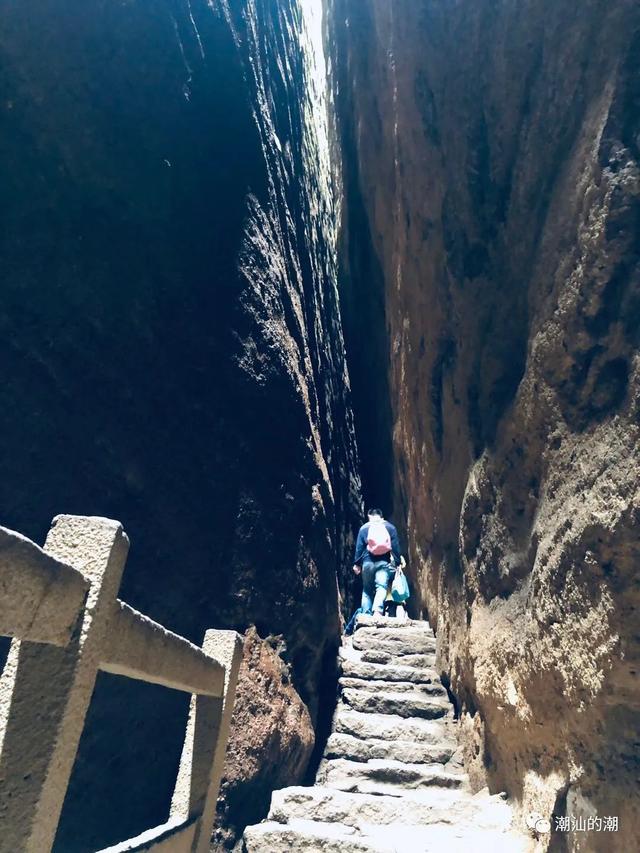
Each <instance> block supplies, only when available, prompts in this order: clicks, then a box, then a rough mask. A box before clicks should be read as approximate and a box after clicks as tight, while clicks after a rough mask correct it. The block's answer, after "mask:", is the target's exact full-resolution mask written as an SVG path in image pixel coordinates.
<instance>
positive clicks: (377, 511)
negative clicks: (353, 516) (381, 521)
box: [367, 509, 384, 518]
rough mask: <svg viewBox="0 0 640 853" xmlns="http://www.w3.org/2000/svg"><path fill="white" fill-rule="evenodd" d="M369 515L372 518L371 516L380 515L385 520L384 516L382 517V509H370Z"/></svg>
mask: <svg viewBox="0 0 640 853" xmlns="http://www.w3.org/2000/svg"><path fill="white" fill-rule="evenodd" d="M367 515H369V516H371V515H379V516H380V517H381V518H384V516H383V515H382V510H381V509H370V510H369V511H368V512H367Z"/></svg>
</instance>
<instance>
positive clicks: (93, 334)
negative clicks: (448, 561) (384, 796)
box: [0, 0, 359, 853]
mask: <svg viewBox="0 0 640 853" xmlns="http://www.w3.org/2000/svg"><path fill="white" fill-rule="evenodd" d="M308 5H309V4H306V5H305V6H304V8H303V6H302V5H301V4H299V3H297V2H295V0H291V2H288V0H287V2H275V1H273V2H270V0H238V2H233V3H227V2H224V0H219V2H218V0H214V2H206V0H132V2H102V0H89V2H86V3H83V4H77V3H72V2H68V0H38V2H36V0H34V2H30V0H27V2H8V3H6V4H4V5H3V9H2V11H1V12H0V56H1V60H2V62H1V68H0V123H1V125H2V132H1V133H0V172H1V177H0V180H1V182H2V188H3V189H2V194H1V199H0V206H1V218H2V229H1V230H0V256H1V258H2V278H3V282H2V299H1V301H0V330H1V334H0V353H1V355H0V358H1V362H2V365H3V377H2V382H1V383H0V456H1V460H2V461H1V476H0V507H1V510H2V523H3V524H5V525H7V526H9V527H12V528H15V529H17V530H20V531H21V532H23V533H25V534H27V535H29V536H31V537H32V538H34V539H35V540H36V541H39V542H42V541H43V539H44V535H45V532H46V530H47V528H48V525H49V522H50V520H51V518H52V517H53V516H54V515H56V514H57V513H61V512H67V513H78V514H98V515H105V516H111V517H114V518H118V519H119V520H120V521H122V523H123V524H124V527H125V529H126V531H127V533H128V534H129V536H130V539H131V542H132V548H131V554H130V558H129V563H128V567H127V570H126V573H125V579H124V584H123V588H122V590H121V596H122V597H123V598H124V599H125V600H126V601H128V602H129V603H130V604H131V605H133V606H134V607H136V608H139V609H141V610H143V611H144V612H145V613H147V614H149V615H150V616H152V617H153V618H155V619H157V620H159V621H161V622H162V623H163V624H165V625H167V626H168V627H169V628H171V629H173V630H175V631H178V632H179V633H181V634H183V635H186V636H187V637H189V638H191V639H192V640H194V641H195V642H201V640H202V637H203V633H204V630H205V629H206V628H208V627H217V628H223V627H233V628H236V629H238V630H241V631H242V630H244V629H246V628H248V627H250V626H251V625H255V626H256V628H257V632H258V633H257V635H256V634H252V635H251V637H252V640H251V644H252V645H251V649H252V651H251V654H250V655H248V657H247V659H246V661H245V663H246V666H245V668H244V670H243V681H242V684H243V685H244V686H243V691H244V692H242V691H241V698H242V697H243V696H246V695H247V694H248V693H250V692H251V691H250V689H249V687H248V685H249V684H251V683H253V682H252V679H253V678H254V677H253V675H252V666H253V664H254V663H255V679H254V681H255V683H254V689H255V690H256V691H261V690H262V689H263V687H264V685H265V684H266V683H267V682H268V684H269V691H270V694H269V695H270V696H272V698H273V704H274V706H276V707H277V706H278V703H285V704H287V703H289V704H292V706H295V707H296V708H298V709H299V710H300V713H299V714H298V715H297V716H295V715H289V716H288V717H287V727H288V731H287V734H286V736H283V737H281V738H280V739H277V738H275V737H274V736H273V732H274V731H275V730H276V729H278V728H279V727H280V726H281V725H282V721H281V720H280V719H279V717H278V715H277V714H271V713H270V714H267V712H266V710H265V709H266V706H267V705H268V704H269V700H268V699H267V697H265V701H264V703H263V704H262V705H260V703H258V704H257V705H256V714H257V715H260V714H263V715H264V718H263V719H262V724H263V729H268V730H269V731H266V732H265V731H263V732H262V733H263V735H264V743H266V744H267V745H268V756H267V758H268V760H267V758H265V767H263V769H262V772H261V774H260V779H259V790H257V789H255V787H254V788H252V787H251V784H249V785H248V787H246V789H245V790H244V793H242V792H241V790H240V789H241V788H242V784H243V768H242V767H238V766H237V763H236V764H234V765H233V767H232V768H231V771H230V772H231V773H232V776H233V780H232V781H233V787H234V792H235V800H234V802H235V803H239V804H240V806H238V809H236V810H235V811H234V807H233V804H232V805H231V806H230V808H228V809H226V812H225V814H226V818H227V820H228V822H229V823H230V824H231V825H237V826H242V823H243V819H244V818H243V814H242V808H241V806H242V802H245V803H246V802H249V801H250V800H252V791H253V792H254V794H255V797H254V798H253V801H252V802H251V812H250V815H249V816H250V818H251V819H252V820H256V819H258V818H259V817H260V815H259V814H257V812H256V808H257V809H258V811H259V807H260V806H259V804H260V803H263V806H264V808H266V806H267V801H268V789H269V785H270V784H281V783H282V778H281V777H282V771H283V768H284V769H285V770H287V771H289V774H290V778H288V781H290V782H292V781H298V780H300V778H301V776H302V773H303V772H304V764H305V761H304V760H303V759H305V758H306V757H308V747H309V738H310V737H311V736H312V728H313V727H314V726H315V727H316V728H317V727H318V726H320V725H321V724H322V719H321V714H320V712H319V709H320V706H321V704H322V703H321V701H320V700H321V698H322V696H323V690H325V689H328V691H329V696H333V693H334V690H333V688H334V684H335V680H332V679H333V676H334V673H333V672H332V669H331V667H332V666H335V649H336V645H337V642H338V635H339V613H338V583H337V573H340V572H341V571H342V569H343V567H344V565H345V554H346V551H347V550H348V547H349V536H350V531H351V530H352V528H353V526H354V523H355V520H356V519H355V518H354V513H356V512H357V513H358V516H359V479H358V474H357V460H356V451H355V444H354V436H353V428H352V417H351V411H350V404H349V390H348V379H347V375H346V368H345V361H344V357H343V342H342V331H341V325H340V318H339V314H338V309H337V290H336V272H335V247H334V242H335V235H334V233H333V221H334V220H333V211H332V208H331V204H332V202H331V196H330V194H329V192H328V185H327V181H328V169H327V163H326V155H327V146H326V138H324V136H323V134H324V133H325V130H324V126H323V122H324V121H325V119H326V115H325V113H324V112H323V104H322V98H323V91H324V90H323V89H321V88H320V87H319V86H318V80H319V79H320V77H321V75H319V74H318V67H317V66H316V64H315V62H314V59H313V56H312V54H311V52H310V51H311V50H312V44H311V35H310V31H309V27H311V26H312V24H313V22H310V19H309V17H308V16H309V14H310V10H309V9H308ZM311 11H312V10H311ZM339 580H340V583H342V577H340V578H339ZM267 635H271V636H272V637H273V638H274V639H273V640H272V641H271V645H273V644H275V646H276V647H277V649H278V650H279V654H280V657H281V658H282V659H283V661H284V663H283V666H284V667H285V668H286V671H287V673H288V675H287V681H286V683H284V682H283V681H278V680H277V679H271V680H269V679H266V680H265V676H264V672H263V670H264V661H263V656H264V655H267V654H268V653H269V652H270V651H271V645H269V646H265V649H264V652H261V651H260V650H259V649H258V648H257V647H256V646H257V645H259V641H258V639H257V637H258V636H260V637H262V638H266V637H267ZM272 654H276V653H275V652H273V653H272ZM267 669H268V667H267ZM169 694H171V692H170V691H160V690H155V689H152V688H147V687H145V686H144V685H140V684H136V683H134V682H130V681H126V680H124V679H118V678H115V677H109V676H101V677H100V679H99V683H98V687H97V689H96V695H95V701H94V703H93V705H92V709H91V712H90V715H89V723H88V727H87V731H86V734H85V737H84V738H83V742H82V745H81V750H80V756H79V758H78V762H77V764H76V769H75V771H74V779H73V781H72V786H71V792H70V796H69V797H68V799H67V803H66V805H65V813H64V815H63V823H62V827H61V831H60V835H59V838H58V848H59V849H61V850H64V851H65V853H68V851H72V850H76V849H77V850H86V849H89V848H91V849H97V848H98V847H99V848H102V847H103V846H106V845H107V844H109V843H114V842H116V841H118V840H120V839H121V838H123V837H127V836H130V835H134V834H136V832H140V831H142V830H143V829H145V828H148V827H149V826H150V825H153V823H154V822H155V823H158V822H161V821H162V819H164V818H165V817H166V808H167V807H168V802H169V797H170V788H171V784H172V781H173V778H174V775H175V769H176V764H177V760H178V756H179V751H180V746H179V744H180V738H181V734H182V726H183V724H184V720H185V714H186V703H185V702H184V700H183V698H181V697H180V696H177V695H176V696H173V695H169ZM296 703H297V704H296ZM246 713H247V711H246V709H243V708H240V709H239V716H238V718H237V720H236V724H241V723H242V722H243V720H244V719H245V716H246ZM298 725H299V731H296V726H298ZM310 732H311V734H310ZM248 736H249V737H253V735H252V734H251V732H249V733H248ZM298 741H302V742H303V743H304V749H302V751H301V747H300V744H299V742H298ZM234 743H236V744H237V748H238V753H239V754H242V749H244V748H249V747H248V746H247V745H246V744H245V745H244V746H243V744H242V742H240V743H238V741H234ZM251 744H253V746H252V748H253V747H254V746H255V755H254V758H255V760H256V761H257V762H258V763H259V762H260V745H259V744H258V745H257V746H256V745H255V743H254V742H253V741H251ZM265 748H266V747H265ZM301 756H302V757H301ZM278 764H279V765H280V766H279V768H278ZM97 767H99V768H102V769H101V771H100V772H99V773H96V768H97ZM269 773H271V776H270V775H269ZM252 774H253V770H251V772H248V773H247V778H249V779H253V778H254V777H253V775H252ZM245 781H246V780H245ZM243 798H244V799H243ZM265 798H266V799H265ZM106 803H108V807H107V806H106V805H105V804H106ZM158 817H159V818H160V821H158Z"/></svg>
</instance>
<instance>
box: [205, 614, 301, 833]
mask: <svg viewBox="0 0 640 853" xmlns="http://www.w3.org/2000/svg"><path fill="white" fill-rule="evenodd" d="M273 645H274V644H272V643H269V642H268V641H265V640H261V639H260V637H259V636H258V634H257V632H256V631H255V629H251V630H249V631H248V632H247V634H246V636H245V645H244V654H243V660H242V664H241V667H240V675H239V679H238V688H237V698H236V705H235V710H234V714H233V719H232V722H231V734H230V738H229V745H228V747H227V759H226V763H225V770H224V778H223V782H222V789H221V795H222V802H221V803H220V806H221V808H220V809H219V815H218V822H219V823H220V824H221V825H222V827H221V828H220V829H218V830H217V831H216V832H215V833H214V847H218V848H219V849H224V846H223V845H224V842H225V840H232V839H233V838H234V837H235V833H236V831H237V830H238V829H240V830H242V829H243V828H244V826H243V824H244V822H245V821H248V822H250V823H252V822H258V821H259V820H260V819H261V818H262V817H263V816H264V815H265V814H266V812H267V810H268V808H269V799H270V796H271V792H272V791H273V790H275V789H277V788H281V787H284V786H285V785H287V784H288V782H289V780H290V779H301V778H302V776H303V774H304V772H305V769H306V766H307V763H308V761H309V757H310V756H311V752H312V750H313V745H314V741H315V736H314V731H313V723H312V720H311V717H310V715H309V711H308V709H307V707H306V705H305V704H304V702H303V701H302V700H301V699H300V696H299V695H298V693H297V692H296V690H295V688H294V687H293V685H292V683H291V678H290V675H289V672H288V668H287V666H286V665H285V663H284V661H283V660H282V658H281V657H280V656H279V655H278V651H277V648H274V647H273ZM236 815H242V823H241V825H240V826H239V827H238V826H237V825H234V817H235V816H236Z"/></svg>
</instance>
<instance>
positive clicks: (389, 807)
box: [244, 616, 534, 853]
mask: <svg viewBox="0 0 640 853" xmlns="http://www.w3.org/2000/svg"><path fill="white" fill-rule="evenodd" d="M344 642H345V645H343V647H342V648H341V650H340V653H341V665H342V676H341V678H340V681H339V686H340V698H339V701H338V706H337V709H336V713H335V717H334V721H333V730H332V734H331V735H330V737H329V740H328V742H327V746H326V749H325V753H324V757H323V760H322V762H321V765H320V767H319V770H318V773H317V776H316V781H315V784H314V786H313V787H291V788H284V789H282V790H279V791H275V792H274V793H273V796H272V800H271V808H270V811H269V814H268V817H267V819H266V820H265V821H263V822H262V823H260V824H257V825H255V826H250V827H248V828H247V829H246V830H245V833H244V850H245V851H246V853H285V851H287V853H288V851H298V850H300V851H323V853H400V851H401V853H436V851H443V850H446V851H447V853H463V851H469V850H474V851H484V850H487V851H491V853H528V851H531V850H533V846H534V845H533V840H532V839H531V838H530V837H528V836H526V835H524V834H521V833H519V832H518V831H517V830H516V829H514V828H513V819H512V810H511V807H510V806H509V804H508V803H507V802H505V800H504V799H503V797H502V796H500V795H490V794H489V793H488V792H487V791H486V789H485V790H484V791H482V792H479V793H476V794H472V793H471V791H470V790H469V784H468V779H467V776H466V774H465V773H464V767H463V765H462V759H461V749H460V747H459V746H458V743H457V739H456V727H457V723H456V720H455V718H454V714H453V706H452V704H451V702H450V700H449V697H448V695H447V692H446V690H445V688H444V687H443V685H442V683H441V682H440V679H439V678H438V675H437V673H436V672H435V670H434V666H435V654H436V640H435V637H434V634H433V631H432V630H431V628H430V626H429V624H428V623H427V622H421V621H414V620H406V621H400V620H396V619H384V620H381V619H379V618H377V619H375V618H373V617H370V616H359V617H358V620H357V624H356V631H355V633H354V635H353V637H352V638H345V641H344Z"/></svg>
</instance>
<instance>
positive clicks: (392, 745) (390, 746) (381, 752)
mask: <svg viewBox="0 0 640 853" xmlns="http://www.w3.org/2000/svg"><path fill="white" fill-rule="evenodd" d="M455 749H456V747H455V745H454V744H448V745H447V744H446V743H445V744H444V745H442V744H440V743H439V744H438V745H437V746H425V745H419V744H416V743H415V742H414V741H410V740H406V741H405V740H400V739H399V736H398V735H397V733H396V734H395V736H394V737H392V738H388V739H378V738H370V739H368V740H362V739H360V738H358V737H354V736H353V735H346V734H339V733H337V732H334V733H333V734H332V735H331V737H330V738H329V740H328V741H327V746H326V748H325V755H326V756H327V758H350V759H351V760H352V761H369V760H370V759H372V758H391V759H392V760H393V761H411V762H412V763H414V764H434V763H435V764H444V763H445V762H446V761H448V760H449V759H450V758H451V756H452V755H453V753H454V752H455Z"/></svg>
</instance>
